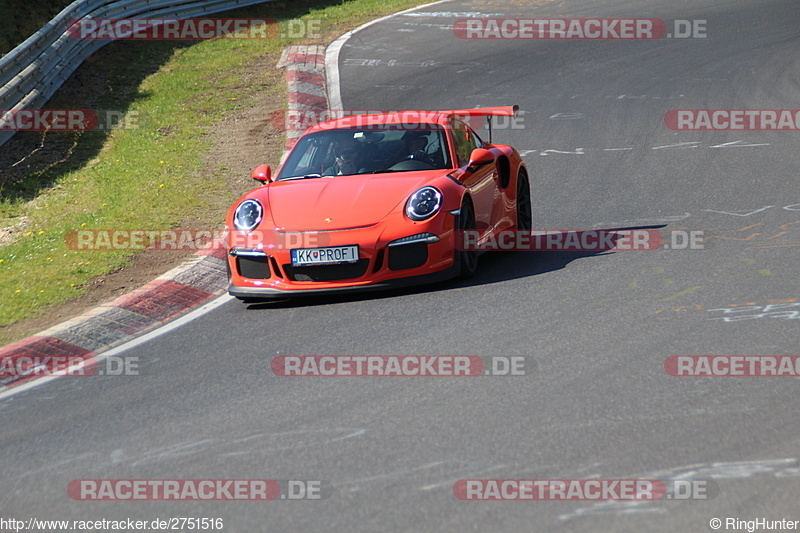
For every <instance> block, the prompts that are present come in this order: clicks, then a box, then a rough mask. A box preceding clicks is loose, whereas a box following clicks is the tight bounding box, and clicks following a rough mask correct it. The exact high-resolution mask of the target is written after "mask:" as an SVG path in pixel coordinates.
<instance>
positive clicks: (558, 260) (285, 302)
mask: <svg viewBox="0 0 800 533" xmlns="http://www.w3.org/2000/svg"><path fill="white" fill-rule="evenodd" d="M664 227H666V225H658V226H630V227H623V228H600V229H594V230H578V231H576V233H577V234H578V238H579V239H580V236H581V234H582V233H584V232H585V231H596V232H601V231H602V232H606V233H608V234H611V236H610V242H612V243H614V244H615V245H617V244H618V243H619V242H620V241H621V240H622V239H623V238H626V236H625V235H623V234H621V233H616V232H623V231H631V230H659V229H661V228H664ZM659 247H660V246H659ZM615 253H618V252H616V251H614V250H599V251H577V250H576V251H571V250H552V251H508V252H499V251H492V252H487V253H485V254H483V255H481V257H480V260H479V262H478V271H477V272H476V273H475V276H473V277H472V278H470V279H467V280H458V279H454V280H449V281H445V282H441V283H436V284H430V285H417V286H412V287H404V288H399V289H389V290H382V291H375V292H361V293H351V294H339V295H330V296H314V297H301V298H286V299H282V300H268V301H263V302H253V303H249V304H247V308H248V309H253V310H258V309H287V308H298V307H309V306H318V305H331V304H338V303H349V302H357V301H369V300H379V299H386V298H397V297H402V296H410V295H414V294H423V293H435V292H441V291H449V290H453V289H461V288H467V287H476V286H481V285H490V284H493V283H501V282H504V281H510V280H513V279H520V278H528V277H532V276H538V275H541V274H545V273H548V272H555V271H557V270H562V269H564V268H566V267H567V266H568V265H569V264H570V263H572V262H573V261H577V260H579V259H591V258H600V257H605V256H609V255H613V254H615Z"/></svg>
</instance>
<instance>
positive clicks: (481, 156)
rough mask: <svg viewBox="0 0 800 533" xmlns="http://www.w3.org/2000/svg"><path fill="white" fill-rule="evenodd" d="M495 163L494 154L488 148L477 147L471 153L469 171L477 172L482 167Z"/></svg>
mask: <svg viewBox="0 0 800 533" xmlns="http://www.w3.org/2000/svg"><path fill="white" fill-rule="evenodd" d="M489 163H494V154H493V153H492V152H490V151H489V150H487V149H486V148H475V149H474V150H473V151H472V153H471V154H469V163H468V164H467V171H468V172H475V171H476V170H478V169H479V168H480V167H482V166H484V165H488V164H489Z"/></svg>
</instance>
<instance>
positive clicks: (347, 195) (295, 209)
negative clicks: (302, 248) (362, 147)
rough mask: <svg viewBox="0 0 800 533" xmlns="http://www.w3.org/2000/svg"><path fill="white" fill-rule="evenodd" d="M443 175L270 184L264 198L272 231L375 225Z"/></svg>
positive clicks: (372, 176) (425, 173) (427, 173)
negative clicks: (271, 222) (273, 228)
mask: <svg viewBox="0 0 800 533" xmlns="http://www.w3.org/2000/svg"><path fill="white" fill-rule="evenodd" d="M446 173H447V171H442V170H436V171H420V172H403V173H402V174H397V175H392V174H368V175H355V176H335V177H329V178H306V179H302V180H289V181H279V182H274V183H271V184H269V185H268V186H267V187H264V188H263V189H261V191H263V190H264V189H266V191H265V192H266V200H267V202H268V205H269V209H270V212H271V213H272V220H273V222H274V223H275V227H276V228H281V229H284V230H287V231H300V230H306V231H307V230H334V229H345V228H356V227H362V226H369V225H373V224H377V223H378V222H380V221H381V220H383V219H384V218H385V217H386V216H387V215H389V213H391V212H392V211H393V210H395V209H397V208H398V207H402V205H403V204H404V203H405V201H406V200H407V199H408V197H409V196H410V195H411V194H413V193H414V191H416V190H417V189H419V188H420V187H422V186H424V185H425V184H426V183H429V182H430V181H431V180H432V179H434V178H436V177H437V176H441V175H443V174H446Z"/></svg>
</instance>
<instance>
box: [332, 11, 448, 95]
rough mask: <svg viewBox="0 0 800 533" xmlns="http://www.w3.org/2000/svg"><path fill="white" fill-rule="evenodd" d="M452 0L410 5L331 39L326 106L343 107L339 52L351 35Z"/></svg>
mask: <svg viewBox="0 0 800 533" xmlns="http://www.w3.org/2000/svg"><path fill="white" fill-rule="evenodd" d="M452 1H453V0H438V1H437V2H431V3H430V4H425V5H422V6H417V7H412V8H411V9H406V10H404V11H400V12H398V13H394V14H393V15H388V16H386V17H381V18H379V19H375V20H373V21H371V22H367V23H366V24H362V25H361V26H359V27H358V28H356V29H354V30H350V31H348V32H347V33H345V34H344V35H341V36H340V37H339V38H337V39H336V40H335V41H333V42H332V43H331V44H330V45H329V46H328V49H327V50H326V51H325V78H326V80H325V82H326V83H327V85H328V108H329V109H344V104H342V87H341V85H340V83H339V80H340V78H339V52H341V50H342V46H344V43H346V42H347V41H348V40H349V39H350V38H351V37H352V36H353V35H355V34H356V33H358V32H360V31H361V30H363V29H366V28H368V27H370V26H372V25H373V24H377V23H379V22H383V21H384V20H388V19H390V18H392V17H396V16H398V15H405V14H407V13H411V12H413V11H416V10H418V9H423V8H426V7H430V6H435V5H437V4H444V3H445V2H452Z"/></svg>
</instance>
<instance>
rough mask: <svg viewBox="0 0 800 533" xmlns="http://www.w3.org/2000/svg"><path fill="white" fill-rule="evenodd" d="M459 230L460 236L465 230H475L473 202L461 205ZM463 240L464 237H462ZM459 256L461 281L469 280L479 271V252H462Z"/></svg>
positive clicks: (459, 252) (466, 201) (467, 201)
mask: <svg viewBox="0 0 800 533" xmlns="http://www.w3.org/2000/svg"><path fill="white" fill-rule="evenodd" d="M458 229H459V230H461V231H460V232H459V235H462V236H463V233H461V232H463V231H464V230H474V229H475V210H474V209H473V207H472V202H470V201H469V200H464V203H463V204H461V210H460V213H459V215H458ZM462 238H463V237H462ZM457 254H458V264H459V265H460V268H461V271H460V273H459V276H458V277H459V278H460V279H469V278H471V277H472V276H474V275H475V271H476V270H477V269H478V252H477V251H475V250H460V251H458V252H457Z"/></svg>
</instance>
